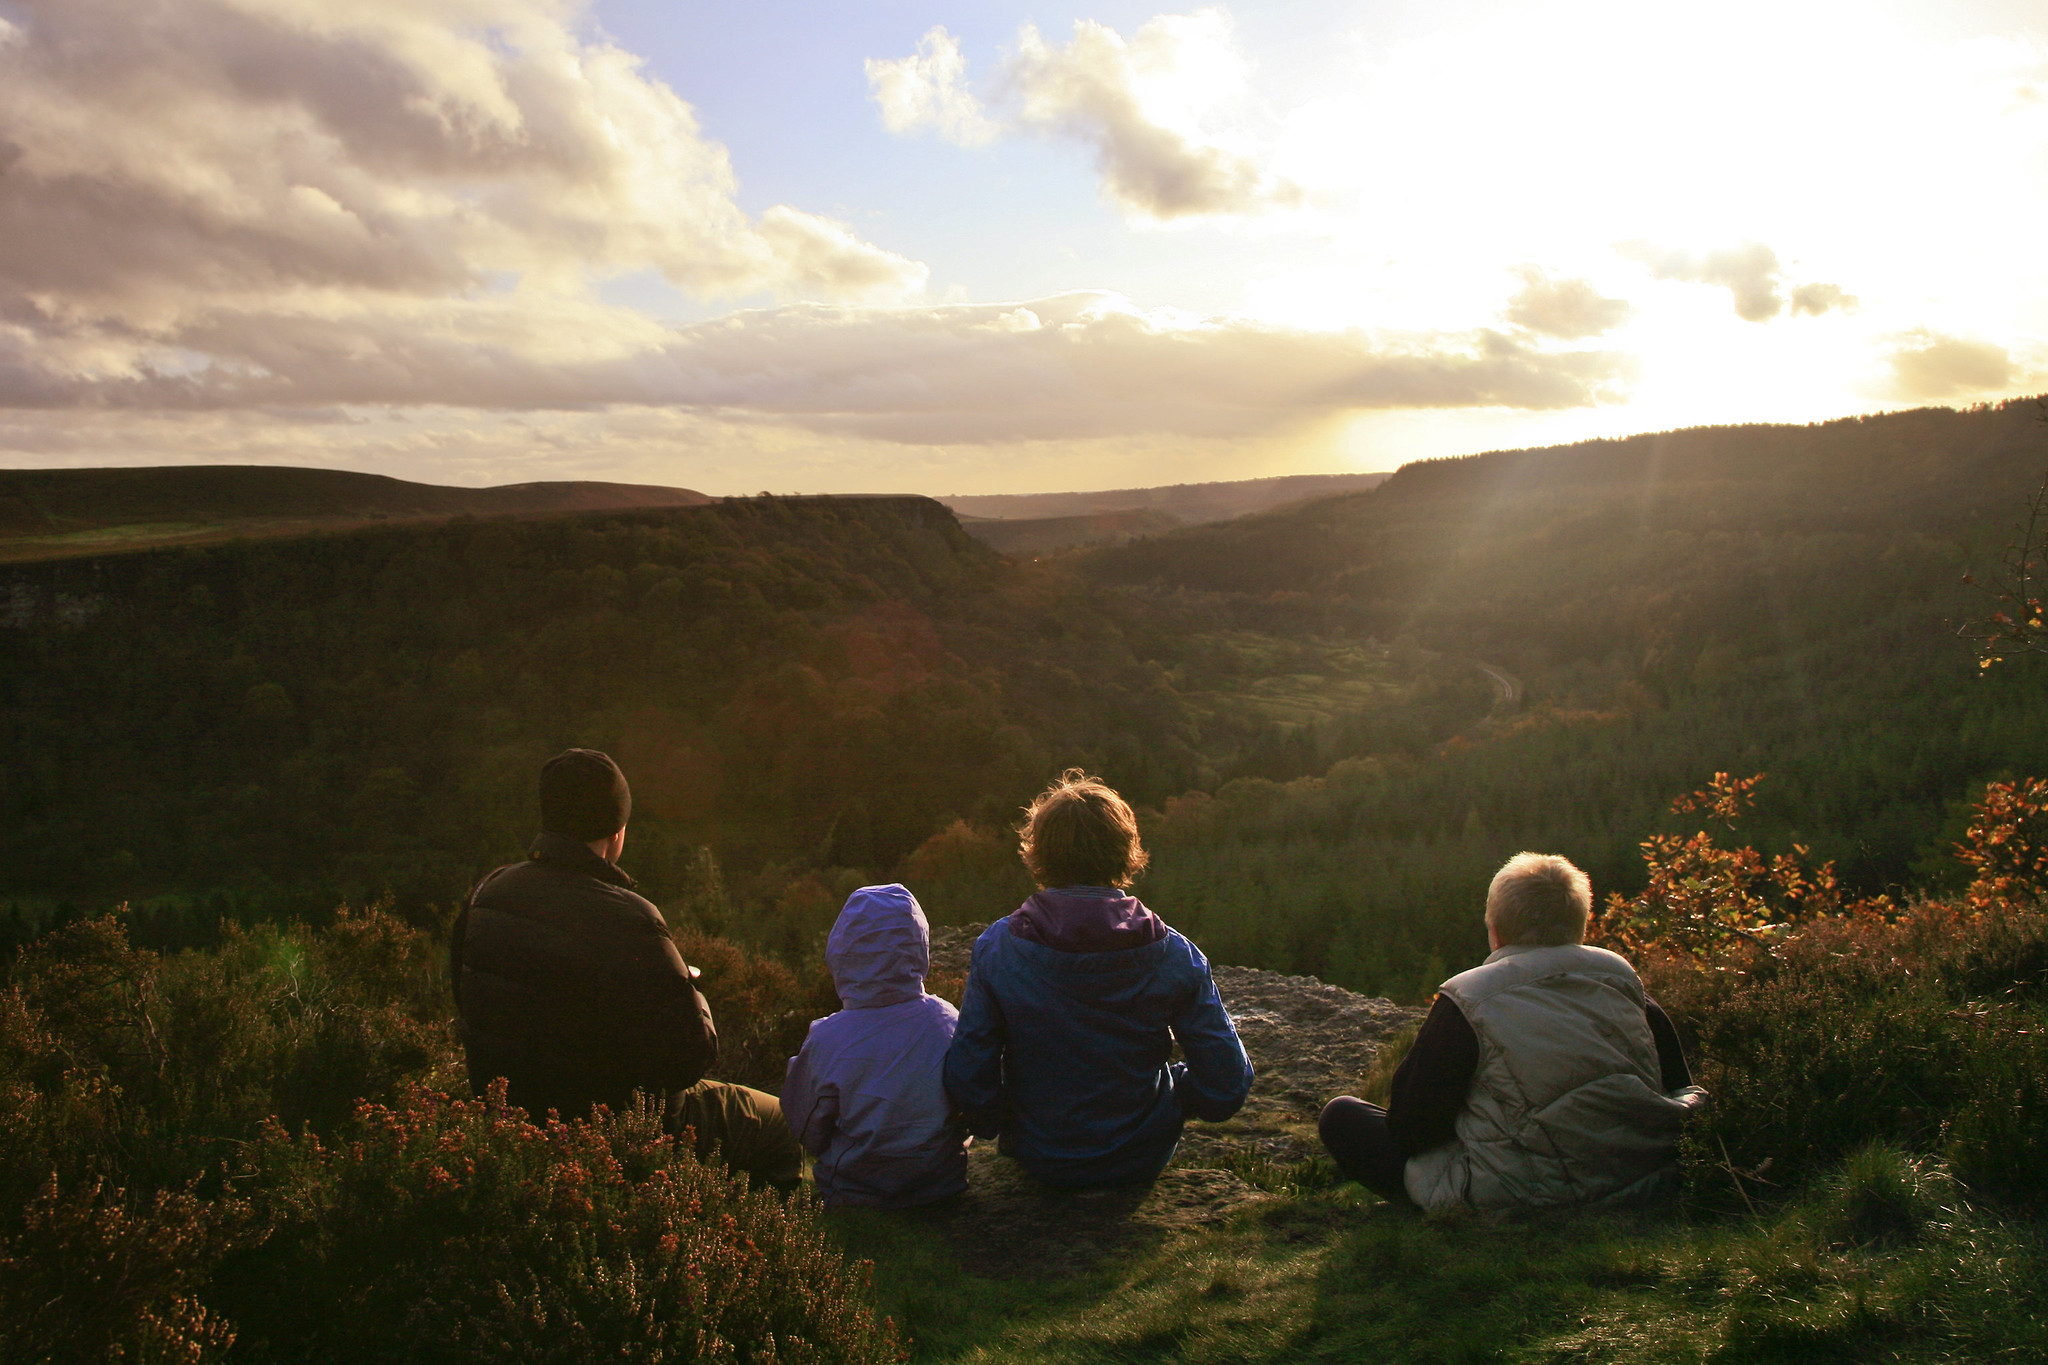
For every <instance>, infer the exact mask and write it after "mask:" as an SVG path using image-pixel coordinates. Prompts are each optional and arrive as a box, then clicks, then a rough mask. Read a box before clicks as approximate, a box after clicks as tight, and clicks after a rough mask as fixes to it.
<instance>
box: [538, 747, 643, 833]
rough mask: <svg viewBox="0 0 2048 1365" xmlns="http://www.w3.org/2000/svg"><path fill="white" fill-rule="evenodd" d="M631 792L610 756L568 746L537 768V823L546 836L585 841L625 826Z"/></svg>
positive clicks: (617, 830)
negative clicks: (538, 775) (538, 820)
mask: <svg viewBox="0 0 2048 1365" xmlns="http://www.w3.org/2000/svg"><path fill="white" fill-rule="evenodd" d="M632 813H633V793H632V791H631V789H629V788H628V787H627V786H626V775H625V774H624V773H622V772H620V771H619V765H618V764H616V763H614V762H612V760H611V756H610V755H609V754H601V753H599V752H598V751H597V750H595V749H567V750H564V751H563V752H561V753H559V754H557V755H555V757H553V758H551V759H549V760H548V763H547V766H546V767H545V768H542V769H541V770H540V827H541V829H542V830H543V831H544V832H546V833H548V834H560V835H562V836H564V837H565V838H570V839H576V840H579V841H581V842H583V843H586V844H587V843H590V842H592V841H593V840H596V839H609V838H611V837H612V835H614V834H616V833H618V832H619V831H620V830H622V829H624V828H625V827H626V817H627V816H629V815H631V814H632Z"/></svg>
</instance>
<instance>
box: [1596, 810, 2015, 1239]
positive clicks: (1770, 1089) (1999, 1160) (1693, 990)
mask: <svg viewBox="0 0 2048 1365" xmlns="http://www.w3.org/2000/svg"><path fill="white" fill-rule="evenodd" d="M2036 786H2037V784H2033V783H2027V784H2017V785H2015V784H1993V786H1992V787H1991V788H1990V789H1989V790H1988V791H1987V795H1986V798H1985V801H1984V802H1983V804H1981V805H1980V807H1979V810H1978V818H1977V820H1976V821H1975V822H1974V823H1973V824H1972V826H1971V830H1970V834H1969V836H1968V839H1969V842H1968V843H1966V844H1965V846H1964V847H1963V849H1962V850H1960V851H1961V852H1962V853H1963V855H1964V856H1965V858H1966V860H1968V861H1971V862H1972V863H1973V865H1975V866H1977V867H1978V868H1979V871H1980V876H1979V879H1978V882H1977V884H1976V885H1975V886H1974V887H1973V888H1972V892H1971V894H1970V895H1968V896H1966V897H1965V898H1963V899H1962V900H1960V901H1957V902H1945V901H1921V902H1917V903H1915V904H1912V905H1909V906H1906V907H1903V908H1900V907H1897V906H1891V905H1889V904H1886V905H1883V906H1881V907H1880V906H1872V905H1864V906H1860V907H1856V906H1845V907H1831V908H1829V909H1818V908H1809V909H1808V911H1807V913H1805V914H1804V915H1802V916H1801V917H1799V918H1797V919H1794V920H1791V921H1789V922H1786V923H1784V924H1783V925H1782V926H1780V928H1779V932H1776V933H1774V934H1758V933H1756V932H1754V931H1752V930H1750V929H1749V928H1748V924H1747V919H1748V918H1749V915H1750V912H1749V911H1747V910H1746V909H1743V908H1742V907H1740V906H1738V907H1735V908H1736V909H1737V911H1738V912H1739V913H1740V914H1741V915H1742V916H1743V917H1744V920H1745V922H1744V923H1743V924H1742V925H1741V926H1740V930H1741V931H1739V932H1736V931H1730V932H1723V933H1721V934H1720V935H1719V936H1718V937H1711V938H1710V937H1708V936H1704V935H1702V934H1701V933H1700V932H1698V931H1697V929H1698V926H1700V925H1702V924H1712V923H1721V924H1729V923H1732V922H1733V920H1734V918H1735V916H1732V915H1731V916H1726V917H1717V915H1716V913H1715V911H1714V909H1713V907H1711V906H1709V907H1708V908H1707V909H1706V910H1705V911H1704V912H1703V913H1699V914H1690V915H1688V916H1687V917H1686V918H1685V920H1684V921H1683V922H1684V924H1685V925H1686V926H1687V927H1686V928H1685V929H1684V930H1683V931H1682V932H1680V933H1677V934H1675V935H1673V937H1672V938H1671V939H1670V940H1668V941H1653V942H1651V943H1650V944H1648V945H1647V946H1646V947H1645V948H1644V949H1643V950H1642V951H1641V953H1640V956H1639V958H1638V961H1637V966H1638V968H1639V969H1640V970H1641V972H1642V974H1643V979H1644V984H1645V986H1646V987H1647V988H1648V989H1649V991H1650V993H1651V994H1652V995H1653V996H1655V997H1656V998H1657V999H1658V1001H1659V1002H1660V1003H1661V1004H1663V1006H1664V1007H1665V1009H1666V1010H1667V1011H1669V1012H1670V1013H1671V1015H1672V1017H1673V1019H1674V1020H1675V1021H1676V1022H1677V1024H1678V1025H1679V1028H1680V1029H1681V1031H1682V1032H1683V1033H1684V1034H1685V1035H1686V1041H1687V1044H1688V1048H1689V1050H1690V1051H1691V1052H1692V1053H1693V1055H1694V1058H1695V1060H1696V1062H1697V1068H1696V1070H1697V1079H1698V1080H1699V1081H1700V1083H1701V1084H1702V1085H1704V1086H1705V1087H1706V1088H1707V1089H1708V1090H1709V1091H1710V1092H1711V1093H1712V1095H1713V1097H1714V1103H1713V1106H1712V1108H1711V1110H1710V1111H1709V1113H1708V1114H1707V1115H1706V1116H1705V1117H1704V1118H1703V1119H1702V1120H1700V1121H1699V1122H1698V1123H1696V1124H1695V1125H1694V1127H1693V1128H1692V1129H1691V1130H1690V1132H1689V1133H1688V1137H1687V1143H1688V1147H1689V1153H1690V1157H1691V1160H1690V1161H1689V1163H1688V1165H1689V1175H1690V1182H1691V1185H1692V1189H1693V1192H1694V1194H1695V1195H1697V1196H1703V1197H1706V1198H1708V1199H1709V1200H1711V1201H1714V1202H1734V1201H1735V1199H1736V1197H1737V1196H1738V1195H1740V1196H1741V1197H1742V1198H1744V1199H1747V1198H1749V1197H1753V1196H1755V1195H1758V1194H1769V1193H1772V1192H1774V1191H1785V1190H1789V1189H1790V1188H1793V1187H1794V1186H1796V1185H1797V1184H1798V1183H1799V1182H1800V1181H1801V1180H1802V1179H1803V1178H1805V1177H1807V1176H1809V1175H1811V1174H1813V1173H1815V1172H1817V1171H1819V1170H1821V1169H1823V1168H1825V1167H1827V1166H1829V1165H1832V1164H1833V1163H1836V1162H1838V1161H1841V1160H1843V1159H1844V1158H1846V1157H1848V1156H1849V1155H1850V1154H1851V1153H1853V1152H1855V1151H1856V1150H1857V1149H1859V1148H1862V1147H1864V1146H1866V1145H1867V1144H1869V1143H1871V1142H1880V1143H1885V1144H1890V1145H1893V1146H1896V1147H1898V1148H1900V1149H1902V1150H1904V1151H1907V1152H1911V1153H1918V1154H1921V1155H1923V1156H1934V1157H1938V1158H1940V1159H1942V1160H1944V1161H1946V1162H1947V1163H1948V1164H1949V1166H1950V1167H1952V1168H1953V1169H1954V1171H1955V1173H1956V1175H1957V1176H1958V1177H1959V1178H1961V1179H1962V1180H1964V1181H1965V1182H1966V1183H1967V1184H1969V1185H1970V1186H1971V1187H1972V1188H1974V1189H1978V1190H1981V1191H1984V1192H1989V1193H1997V1194H1999V1195H2002V1196H2005V1197H2008V1198H2015V1199H2020V1200H2024V1201H2036V1200H2040V1199H2043V1198H2048V912H2044V910H2043V909H2041V908H2040V905H2041V896H2040V883H2039V877H2040V875H2041V865H2040V860H2039V859H2037V858H2036V857H2035V856H2034V854H2033V853H2032V852H2031V851H2028V849H2029V848H2030V846H2023V847H2022V848H2021V850H2020V852H2019V853H2017V854H2016V853H2015V852H2014V846H2015V845H2024V841H2023V840H2022V839H2020V838H2018V837H2016V835H2015V832H2014V831H2015V827H2016V826H2017V828H2018V829H2019V830H2020V831H2021V833H2024V832H2025V831H2026V830H2027V829H2028V828H2029V826H2028V825H2027V824H2026V823H2025V821H2026V820H2027V819H2029V818H2031V817H2030V816H2029V815H2028V812H2026V811H2023V810H2015V808H2014V802H2015V793H2018V794H2019V796H2020V797H2025V796H2026V795H2027V794H2028V793H2033V792H2035V791H2036ZM2043 790H2044V791H2048V789H2043ZM2035 813H2036V814H2037V813H2038V812H2035ZM1645 848H1646V852H1648V853H1649V854H1651V856H1652V859H1653V866H1652V877H1651V881H1652V888H1653V891H1654V889H1655V888H1656V887H1658V886H1660V885H1665V884H1668V883H1672V882H1674V880H1675V879H1674V878H1673V877H1671V876H1669V875H1667V874H1668V873H1670V871H1671V869H1670V868H1668V867H1660V866H1658V865H1656V862H1655V859H1656V856H1657V855H1658V854H1659V852H1660V851H1662V850H1661V846H1655V845H1646V846H1645ZM1674 848H1675V849H1678V850H1680V851H1681V852H1682V853H1683V855H1684V856H1685V857H1688V858H1692V859H1693V860H1694V861H1695V862H1697V855H1698V852H1699V850H1698V848H1697V847H1696V846H1695V844H1694V843H1693V842H1691V841H1688V842H1686V843H1684V844H1683V845H1676V844H1675V845H1674ZM1738 853H1739V854H1741V855H1747V857H1748V859H1751V860H1753V859H1754V855H1753V854H1752V853H1751V852H1750V851H1749V850H1746V849H1745V850H1739V851H1738ZM1729 856H1735V855H1729ZM1691 889H1692V890H1694V891H1697V890H1698V889H1699V888H1698V886H1697V885H1694V886H1693V887H1692V888H1691ZM1649 894H1651V893H1646V895H1649ZM1650 909H1651V910H1652V912H1653V914H1652V915H1651V916H1646V917H1643V918H1639V919H1637V920H1636V921H1635V923H1637V924H1643V923H1646V922H1650V920H1651V919H1652V918H1653V917H1654V909H1655V907H1650ZM1886 912H1888V913H1886Z"/></svg>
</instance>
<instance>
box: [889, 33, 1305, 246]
mask: <svg viewBox="0 0 2048 1365" xmlns="http://www.w3.org/2000/svg"><path fill="white" fill-rule="evenodd" d="M965 71H966V63H965V59H964V58H962V56H961V55H960V48H959V45H958V44H957V43H956V42H955V41H954V40H953V38H952V37H951V36H950V35H949V34H948V33H947V32H946V30H945V29H944V28H934V29H932V30H931V31H930V32H929V33H927V34H925V36H924V39H923V40H922V41H921V42H920V43H919V44H918V50H917V53H916V54H915V55H913V56H910V57H904V58H900V59H898V60H895V61H869V62H868V64H867V73H868V83H869V88H870V91H871V93H872V95H873V97H874V100H875V103H876V105H877V106H878V107H879V109H880V110H881V114H882V121H883V123H884V125H885V126H887V127H888V128H889V129H890V130H891V131H892V132H898V133H902V132H910V131H916V130H921V129H925V128H930V129H934V130H936V131H937V132H939V134H940V135H941V136H943V137H946V138H948V139H949V140H951V141H954V142H958V143H961V144H962V145H970V146H971V145H977V144H979V143H983V142H987V141H988V140H990V138H992V137H993V136H994V135H995V134H996V132H997V131H999V130H1027V131H1033V132H1038V133H1042V134H1046V135H1049V136H1054V137H1063V138H1068V139H1071V140H1073V141H1077V142H1081V143H1085V144H1086V145H1088V146H1090V147H1092V148H1093V149H1094V151H1095V159H1096V165H1097V167H1098V169H1099V171H1100V173H1101V176H1102V187H1103V191H1104V193H1106V194H1107V195H1108V196H1109V198H1110V199H1111V200H1113V201H1114V202H1115V203H1117V204H1118V205H1119V206H1121V207H1122V208H1123V209H1124V210H1125V211H1127V212H1129V213H1131V214H1132V215H1134V216H1137V217H1140V218H1149V219H1154V220H1159V221H1167V220H1171V219H1176V218H1192V217H1201V216H1248V215H1256V214H1263V213H1266V212H1269V211H1272V210H1275V209H1287V208H1293V207H1297V206H1298V205H1300V203H1301V202H1302V200H1303V194H1302V191H1301V189H1300V187H1298V186H1296V185H1293V184H1291V183H1289V182H1287V181H1285V180H1282V179H1278V178H1276V177H1274V176H1272V175H1270V174H1269V173H1267V172H1266V171H1265V170H1264V169H1263V167H1262V165H1261V163H1260V160H1259V158H1258V157H1257V156H1256V155H1255V154H1254V149H1253V148H1252V147H1251V146H1249V145H1248V139H1247V137H1246V136H1245V134H1244V131H1243V129H1242V127H1241V126H1238V125H1239V124H1241V122H1242V120H1241V119H1239V118H1238V117H1237V116H1238V115H1239V114H1240V112H1241V109H1240V106H1241V104H1242V97H1243V94H1244V89H1245V84H1246V82H1245V69H1244V61H1243V59H1242V58H1241V57H1240V56H1239V55H1238V53H1237V51H1236V48H1235V47H1234V45H1233V43H1232V41H1231V33H1230V21H1229V19H1228V18H1227V16H1225V15H1224V14H1223V12H1222V11H1220V10H1203V11H1201V12H1200V13H1197V14H1185V15H1174V14H1166V15H1160V16H1158V17H1156V18H1154V19H1151V20H1149V21H1148V22H1146V23H1145V24H1143V25H1142V26H1140V27H1139V29H1138V30H1137V32H1136V33H1134V34H1132V35H1131V37H1130V38H1128V39H1126V38H1124V37H1123V35H1121V34H1119V33H1118V32H1116V30H1114V29H1112V28H1109V27H1107V26H1106V25H1103V24H1099V23H1096V22H1094V21H1092V20H1086V19H1083V20H1077V21H1076V22H1075V24H1074V36H1073V38H1072V40H1071V41H1069V42H1068V43H1066V44H1065V45H1064V46H1062V45H1060V44H1057V43H1049V42H1047V41H1046V40H1045V38H1044V37H1043V36H1042V35H1041V34H1040V33H1039V31H1038V29H1037V27H1036V26H1035V25H1026V26H1025V27H1024V28H1022V29H1021V30H1019V32H1018V34H1017V42H1016V46H1015V49H1014V50H1013V51H1012V52H1011V53H1010V54H1009V56H1008V57H1007V58H1006V59H1005V60H1004V62H1003V63H1002V65H1001V67H1000V68H999V70H998V72H997V76H996V80H995V85H996V88H997V91H998V95H997V98H996V100H995V104H994V107H993V108H991V107H988V106H984V105H983V104H982V103H981V102H980V101H979V100H977V99H976V98H975V96H974V95H973V94H972V93H971V92H970V91H968V90H967V88H966V87H965V85H964V83H963V82H964V77H965Z"/></svg>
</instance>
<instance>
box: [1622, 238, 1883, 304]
mask: <svg viewBox="0 0 2048 1365" xmlns="http://www.w3.org/2000/svg"><path fill="white" fill-rule="evenodd" d="M1616 249H1617V250H1618V251H1620V252H1621V254H1622V255H1624V256H1627V257H1629V258H1630V259H1631V260H1635V261H1640V262H1641V263H1642V264H1644V265H1645V266H1647V267H1649V270H1650V275H1651V277H1652V278H1654V279H1659V280H1677V281H1680V282H1682V283H1685V284H1711V285H1719V286H1720V287H1721V288H1723V289H1726V290H1727V291H1728V294H1729V297H1731V298H1732V299H1734V301H1735V315H1736V316H1737V317H1739V318H1741V319H1742V320H1743V321H1744V322H1769V321H1770V320H1771V319H1772V318H1774V317H1776V316H1778V314H1780V313H1782V312H1784V311H1785V306H1786V298H1785V294H1784V293H1783V292H1782V291H1783V289H1784V288H1785V283H1786V282H1785V274H1784V270H1783V267H1781V266H1780V265H1779V264H1778V253H1777V252H1775V251H1773V250H1771V249H1770V248H1769V247H1767V246H1765V245H1764V244H1763V243H1762V242H1744V243H1742V244H1741V245H1739V246H1732V247H1726V248H1723V249H1721V250H1718V251H1707V252H1700V253H1697V254H1695V253H1693V252H1688V251H1673V250H1669V249H1667V248H1664V247H1659V246H1654V245H1652V244H1651V243H1649V242H1624V243H1622V244H1621V245H1620V246H1619V247H1617V248H1616ZM1791 306H1792V311H1793V312H1794V313H1806V314H1810V315H1815V316H1818V315H1819V314H1821V313H1825V312H1828V311H1829V310H1831V309H1836V308H1844V309H1847V308H1854V307H1855V306H1856V298H1855V296H1853V295H1851V294H1846V293H1844V292H1843V291H1842V287H1841V286H1840V285H1835V284H1820V283H1812V284H1802V285H1797V286H1794V287H1793V288H1792V297H1791Z"/></svg>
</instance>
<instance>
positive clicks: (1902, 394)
mask: <svg viewBox="0 0 2048 1365" xmlns="http://www.w3.org/2000/svg"><path fill="white" fill-rule="evenodd" d="M1885 360H1886V363H1887V364H1888V365H1889V366H1890V368H1891V389H1890V396H1891V397H1893V398H1903V399H1905V400H1907V401H1909V402H1913V401H1919V402H1926V401H1941V400H1945V399H1954V398H1970V397H1974V396H1975V395H1978V394H1982V393H1988V392H1995V391H1997V390H2001V389H2004V388H2005V387H2006V386H2008V385H2010V384H2012V383H2013V382H2014V381H2015V380H2016V379H2018V377H2019V375H2018V370H2017V367H2015V366H2014V364H2013V362H2012V356H2011V355H2010V354H2009V353H2007V351H2006V349H2005V347H2003V346H1999V345H1996V344H1994V343H1992V342H1989V341H1978V340H1973V339H1970V338H1967V337H1955V336H1948V335H1945V334H1943V333H1941V332H1936V331H1931V330H1929V329H1927V328H1924V327H1921V328H1915V329H1914V330H1912V331H1910V332H1907V333H1905V334H1904V335H1902V336H1899V337H1895V338H1893V344H1892V347H1891V351H1890V353H1889V354H1888V355H1887V356H1886V357H1885Z"/></svg>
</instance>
